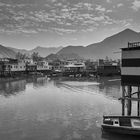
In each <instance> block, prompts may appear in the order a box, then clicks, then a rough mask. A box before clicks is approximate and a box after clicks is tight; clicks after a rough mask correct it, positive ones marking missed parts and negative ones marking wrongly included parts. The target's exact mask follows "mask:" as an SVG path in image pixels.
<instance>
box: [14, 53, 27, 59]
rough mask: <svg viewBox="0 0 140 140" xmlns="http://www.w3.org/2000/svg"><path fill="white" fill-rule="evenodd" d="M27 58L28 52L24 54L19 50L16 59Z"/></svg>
mask: <svg viewBox="0 0 140 140" xmlns="http://www.w3.org/2000/svg"><path fill="white" fill-rule="evenodd" d="M25 58H27V56H26V54H25V53H24V54H22V53H21V52H17V54H16V59H18V60H24V59H25Z"/></svg>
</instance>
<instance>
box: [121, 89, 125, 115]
mask: <svg viewBox="0 0 140 140" xmlns="http://www.w3.org/2000/svg"><path fill="white" fill-rule="evenodd" d="M124 97H125V86H122V98H123V99H122V100H121V101H122V116H124V115H125V99H124Z"/></svg>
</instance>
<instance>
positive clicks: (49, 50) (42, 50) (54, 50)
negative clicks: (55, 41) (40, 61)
mask: <svg viewBox="0 0 140 140" xmlns="http://www.w3.org/2000/svg"><path fill="white" fill-rule="evenodd" d="M9 48H10V49H11V50H13V51H14V52H16V53H17V52H21V53H22V54H24V53H25V54H29V55H31V54H32V53H33V52H38V53H39V55H40V56H42V57H46V56H48V55H49V54H51V53H57V52H58V51H60V50H61V49H62V47H56V48H55V47H52V48H51V47H50V48H45V47H40V46H38V47H36V48H34V49H32V50H25V49H17V48H11V47H9Z"/></svg>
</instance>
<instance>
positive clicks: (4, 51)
mask: <svg viewBox="0 0 140 140" xmlns="http://www.w3.org/2000/svg"><path fill="white" fill-rule="evenodd" d="M15 56H16V53H15V52H14V51H13V50H11V49H9V48H8V47H5V46H3V45H0V58H4V57H7V58H15Z"/></svg>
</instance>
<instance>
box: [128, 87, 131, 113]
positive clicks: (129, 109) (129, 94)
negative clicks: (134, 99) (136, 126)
mask: <svg viewBox="0 0 140 140" xmlns="http://www.w3.org/2000/svg"><path fill="white" fill-rule="evenodd" d="M127 88H128V91H127V92H128V97H129V98H131V92H132V87H131V86H127ZM131 106H132V103H131V100H128V108H127V115H128V116H131Z"/></svg>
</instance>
